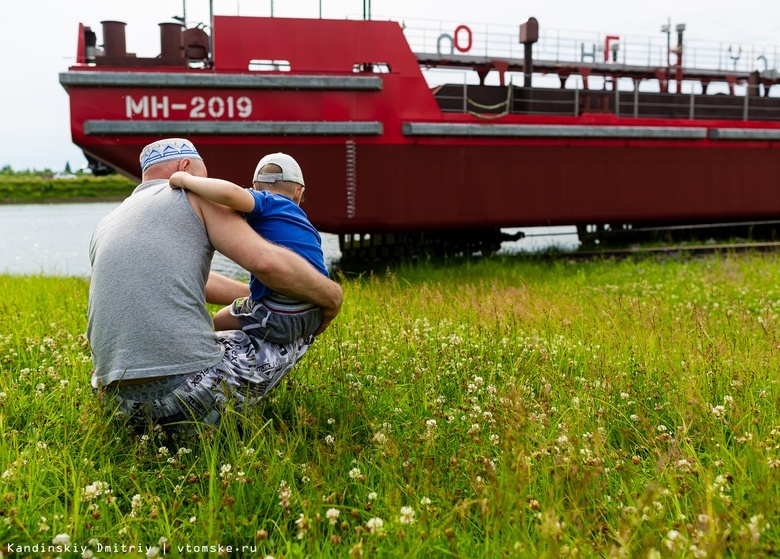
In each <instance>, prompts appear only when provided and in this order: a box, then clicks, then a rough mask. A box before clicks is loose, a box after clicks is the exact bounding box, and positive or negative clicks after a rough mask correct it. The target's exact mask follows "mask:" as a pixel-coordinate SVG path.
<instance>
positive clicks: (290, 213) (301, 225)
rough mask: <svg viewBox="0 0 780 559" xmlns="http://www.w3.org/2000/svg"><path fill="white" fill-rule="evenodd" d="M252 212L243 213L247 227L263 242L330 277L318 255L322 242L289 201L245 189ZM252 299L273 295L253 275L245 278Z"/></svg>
mask: <svg viewBox="0 0 780 559" xmlns="http://www.w3.org/2000/svg"><path fill="white" fill-rule="evenodd" d="M248 192H250V193H251V194H252V196H253V197H254V199H255V209H254V210H252V211H251V212H249V213H246V214H244V218H245V219H246V222H247V223H248V224H249V226H250V227H251V228H252V229H254V230H255V231H257V232H258V233H259V234H260V235H262V236H263V237H264V238H266V239H267V240H269V241H271V242H272V243H276V244H277V245H281V246H283V247H287V248H289V249H290V250H292V251H293V252H295V253H296V254H299V255H301V256H302V257H304V258H305V259H306V260H308V261H309V262H310V263H311V265H312V266H314V267H315V268H317V270H319V271H320V272H321V273H322V274H324V275H325V276H327V277H330V275H329V274H328V270H327V269H326V268H325V259H324V257H323V256H322V239H321V238H320V234H319V233H318V232H317V230H316V229H315V228H314V226H313V225H312V224H311V223H310V222H309V219H308V218H307V217H306V213H305V212H304V211H303V210H302V209H301V208H300V207H299V206H298V205H297V204H296V203H295V202H293V201H292V200H291V199H290V198H288V197H287V196H283V195H281V194H274V193H272V192H269V191H268V190H249V191H248ZM249 291H250V292H251V298H252V300H258V299H261V298H263V297H265V296H266V295H270V294H271V293H273V290H271V289H269V288H268V287H266V286H265V285H263V284H262V283H261V282H260V280H258V279H257V278H256V277H255V276H254V274H252V276H251V277H250V278H249Z"/></svg>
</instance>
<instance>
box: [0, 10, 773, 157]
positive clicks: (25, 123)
mask: <svg viewBox="0 0 780 559" xmlns="http://www.w3.org/2000/svg"><path fill="white" fill-rule="evenodd" d="M208 5H209V2H208V0H190V1H189V2H187V19H188V20H189V21H190V22H192V23H196V22H198V21H204V22H205V21H207V20H208ZM213 5H214V12H215V14H217V15H236V14H237V13H238V14H240V15H252V16H269V15H271V6H272V5H273V12H274V13H273V15H274V16H277V17H312V18H316V17H319V16H320V11H321V15H322V17H325V18H335V19H343V18H346V17H350V18H361V17H362V15H363V0H321V2H320V0H294V1H293V0H276V1H274V2H271V1H270V0H214V2H213ZM182 7H183V3H182V0H154V1H152V0H135V1H125V2H121V3H120V2H113V1H110V0H67V1H54V0H47V1H46V2H40V1H35V0H32V1H30V0H28V1H19V0H4V1H3V9H2V11H1V12H0V13H2V17H0V45H2V47H3V53H4V56H3V62H4V66H5V68H4V69H3V71H2V80H1V81H0V86H1V87H0V126H1V127H2V128H0V143H1V146H0V147H2V149H0V167H2V166H4V165H11V166H12V167H13V168H14V169H28V168H35V169H42V168H44V167H48V168H51V169H53V170H61V169H63V168H64V167H65V164H66V162H69V163H70V165H71V167H72V168H74V169H75V168H78V167H81V166H82V165H84V164H85V160H84V157H83V155H82V154H81V151H80V150H79V149H78V148H76V147H75V146H74V145H73V144H72V142H71V138H70V115H69V108H68V96H67V94H66V92H65V90H64V89H63V88H62V87H61V86H60V85H59V81H58V74H59V73H60V72H63V71H66V70H67V68H68V66H69V65H71V64H73V63H74V62H75V53H76V41H77V33H78V24H79V22H81V23H84V24H85V25H89V26H90V27H92V29H93V30H96V31H97V33H98V43H100V42H101V41H102V36H101V35H102V34H101V27H100V22H101V21H103V20H120V21H124V22H126V23H127V24H128V25H127V49H128V51H129V52H135V53H136V54H137V55H138V56H156V55H157V54H158V53H159V28H158V27H157V24H158V23H161V22H164V21H172V20H171V16H173V15H181V14H182ZM371 12H372V16H373V18H374V19H393V20H398V21H401V20H406V19H428V20H431V21H436V22H438V21H440V20H442V19H444V20H446V21H448V22H453V23H454V24H456V25H457V24H471V25H474V24H493V23H495V24H512V25H514V24H519V23H521V22H523V21H525V20H527V19H528V17H531V16H534V17H536V18H537V19H538V20H539V24H540V28H543V29H556V30H561V31H562V32H564V31H569V30H577V31H593V32H601V33H605V34H616V35H642V36H660V35H661V34H660V27H661V25H662V24H663V23H665V22H666V21H667V19H669V20H671V23H672V26H673V27H674V25H675V24H677V23H685V24H686V26H687V30H686V37H687V38H690V39H699V40H705V39H706V40H713V41H723V42H726V43H729V44H732V43H733V44H735V45H742V44H748V43H754V44H762V45H778V49H780V0H742V1H741V2H737V1H735V0H651V1H644V0H643V1H636V0H595V1H594V2H583V1H582V0H526V1H518V0H511V1H510V0H475V1H471V2H466V1H464V0H373V1H372V2H371ZM453 27H454V26H453ZM563 34H564V33H562V35H563Z"/></svg>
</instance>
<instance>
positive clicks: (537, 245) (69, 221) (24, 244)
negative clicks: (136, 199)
mask: <svg viewBox="0 0 780 559" xmlns="http://www.w3.org/2000/svg"><path fill="white" fill-rule="evenodd" d="M118 205H119V203H118V202H108V203H99V202H97V203H88V204H21V205H0V273H6V274H13V275H27V274H45V275H55V276H82V277H87V276H89V274H90V265H89V253H88V250H89V240H90V238H91V237H92V231H94V229H95V226H97V224H98V222H99V221H100V220H101V219H103V217H105V216H106V215H107V214H108V213H109V212H111V211H112V210H113V209H114V208H116V207H117V206H118ZM522 230H523V231H525V232H526V234H528V235H529V236H528V237H527V238H525V239H522V240H519V241H513V242H507V243H504V244H503V245H502V247H501V252H502V253H514V252H519V251H539V250H544V249H546V248H549V247H550V246H556V247H558V248H561V249H563V250H574V249H576V248H577V246H578V245H579V243H578V241H577V235H576V231H575V229H574V227H546V228H533V229H522ZM506 231H507V232H515V231H518V229H511V230H510V229H507V230H506ZM322 249H323V253H324V255H325V265H326V266H328V267H330V266H332V265H333V264H334V263H336V262H337V261H338V260H339V258H341V251H340V250H339V243H338V237H337V236H336V235H331V234H329V233H323V234H322ZM213 268H214V270H215V271H218V272H221V273H224V274H226V275H230V276H233V277H239V278H241V277H248V276H247V274H246V273H245V272H244V271H243V270H241V269H240V268H239V267H238V266H236V265H235V264H234V263H233V262H231V261H230V260H228V259H227V258H225V257H224V256H222V255H221V254H217V255H216V256H215V257H214V264H213Z"/></svg>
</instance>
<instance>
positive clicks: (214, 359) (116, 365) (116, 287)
mask: <svg viewBox="0 0 780 559" xmlns="http://www.w3.org/2000/svg"><path fill="white" fill-rule="evenodd" d="M213 255H214V247H213V246H212V245H211V242H210V241H209V238H208V234H207V232H206V227H205V225H204V224H203V222H202V221H201V219H200V218H199V217H198V215H197V214H196V213H195V211H194V210H193V208H192V206H191V205H190V203H189V200H188V199H187V195H186V193H185V191H184V190H178V189H176V190H174V189H172V188H170V187H169V186H168V181H167V180H154V181H147V182H144V183H141V184H140V185H139V186H138V187H137V188H136V189H135V191H134V192H133V194H132V195H131V196H130V197H129V198H127V199H126V200H125V201H124V202H123V203H122V204H121V205H120V206H119V207H118V208H117V209H116V210H114V211H113V212H111V213H110V214H109V215H108V216H106V217H105V218H104V219H103V220H102V221H101V222H100V223H99V224H98V226H97V228H96V229H95V232H94V233H93V235H92V240H91V241H90V245H89V256H90V261H91V262H92V278H91V282H90V288H89V313H88V326H87V337H88V339H89V343H90V346H91V349H92V360H93V363H94V366H95V368H94V371H93V374H92V386H94V387H96V388H97V387H100V386H106V385H108V384H109V383H111V382H114V381H116V380H120V379H124V380H132V379H142V378H147V377H160V376H167V375H176V374H183V373H191V372H195V371H200V370H203V369H206V368H208V367H211V366H213V365H215V364H217V363H218V362H219V361H220V360H221V358H222V353H223V351H224V350H223V348H222V346H221V345H220V344H218V343H217V340H216V335H215V334H214V331H213V328H212V321H211V317H210V316H209V313H208V310H207V308H206V300H205V292H204V287H205V285H206V280H207V278H208V274H209V269H210V266H211V258H212V256H213Z"/></svg>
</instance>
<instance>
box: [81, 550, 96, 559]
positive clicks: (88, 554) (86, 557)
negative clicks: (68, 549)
mask: <svg viewBox="0 0 780 559" xmlns="http://www.w3.org/2000/svg"><path fill="white" fill-rule="evenodd" d="M94 556H95V554H94V553H93V552H92V550H91V549H85V550H84V551H82V552H81V557H82V559H92V558H93V557H94Z"/></svg>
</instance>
